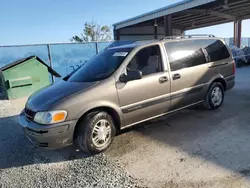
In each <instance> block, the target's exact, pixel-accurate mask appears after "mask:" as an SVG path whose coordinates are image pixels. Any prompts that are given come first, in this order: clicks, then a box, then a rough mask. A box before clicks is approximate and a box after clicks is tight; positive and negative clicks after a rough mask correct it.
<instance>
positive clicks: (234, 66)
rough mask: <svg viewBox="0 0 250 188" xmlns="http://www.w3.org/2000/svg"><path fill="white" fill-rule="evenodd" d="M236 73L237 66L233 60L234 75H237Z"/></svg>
mask: <svg viewBox="0 0 250 188" xmlns="http://www.w3.org/2000/svg"><path fill="white" fill-rule="evenodd" d="M235 71H236V65H235V61H234V60H233V74H235Z"/></svg>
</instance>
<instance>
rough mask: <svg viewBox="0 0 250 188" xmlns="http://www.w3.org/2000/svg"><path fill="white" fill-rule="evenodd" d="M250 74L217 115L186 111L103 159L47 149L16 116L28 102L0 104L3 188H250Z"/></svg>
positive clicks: (124, 140) (130, 136) (140, 130)
mask: <svg viewBox="0 0 250 188" xmlns="http://www.w3.org/2000/svg"><path fill="white" fill-rule="evenodd" d="M249 73H250V67H244V68H240V69H237V73H236V75H237V76H236V86H235V88H234V89H233V90H232V91H230V92H228V93H227V94H226V97H225V102H224V105H223V106H222V107H221V108H220V109H218V110H216V111H208V110H204V109H199V108H198V109H186V110H183V111H181V112H179V113H176V114H173V115H171V116H166V117H162V118H159V119H157V120H154V121H151V122H148V123H145V124H142V125H141V126H136V127H134V128H131V129H128V130H127V131H126V132H124V133H123V134H120V135H119V136H117V137H116V138H115V139H114V142H113V144H112V145H111V147H110V148H109V149H108V150H107V151H105V152H104V153H103V154H100V155H96V156H91V157H88V156H85V155H84V154H83V153H82V152H79V151H78V150H77V148H75V147H68V148H65V149H60V150H43V149H39V148H37V147H35V146H33V145H32V144H31V143H30V142H29V141H28V139H27V138H25V136H24V135H23V133H22V131H21V128H20V126H19V125H18V123H17V120H18V116H16V115H17V114H18V113H19V112H20V110H21V109H22V108H23V106H24V102H25V99H23V100H16V101H0V188H2V187H54V188H55V187H156V188H159V187H162V188H165V187H171V188H172V187H173V188H183V187H187V188H189V187H192V188H193V187H196V188H200V187H202V188H203V187H206V188H211V187H213V188H218V187H227V188H238V187H241V188H242V187H246V188H247V187H250V144H249V135H250V126H249V125H250V119H249V112H250V84H249V83H250V74H249Z"/></svg>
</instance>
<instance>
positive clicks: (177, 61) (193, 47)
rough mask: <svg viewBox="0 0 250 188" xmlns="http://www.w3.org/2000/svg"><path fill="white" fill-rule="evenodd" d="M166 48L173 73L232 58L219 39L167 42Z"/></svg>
mask: <svg viewBox="0 0 250 188" xmlns="http://www.w3.org/2000/svg"><path fill="white" fill-rule="evenodd" d="M165 47H166V51H167V55H168V60H169V63H170V68H171V70H172V71H175V70H179V69H182V68H188V67H193V66H197V65H202V64H205V63H208V62H213V61H220V60H223V59H227V58H229V57H230V53H229V52H228V49H227V47H226V46H225V45H224V43H223V42H222V41H220V40H217V39H198V40H183V41H174V42H167V43H165Z"/></svg>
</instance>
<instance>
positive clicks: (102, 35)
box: [70, 21, 112, 43]
mask: <svg viewBox="0 0 250 188" xmlns="http://www.w3.org/2000/svg"><path fill="white" fill-rule="evenodd" d="M111 36H112V32H111V29H110V27H109V26H107V25H101V24H97V23H96V22H94V21H92V22H86V23H85V24H84V29H83V33H81V35H80V36H78V35H75V36H73V37H72V38H71V39H70V40H71V41H72V42H79V43H81V42H93V41H109V40H111V39H112V37H111Z"/></svg>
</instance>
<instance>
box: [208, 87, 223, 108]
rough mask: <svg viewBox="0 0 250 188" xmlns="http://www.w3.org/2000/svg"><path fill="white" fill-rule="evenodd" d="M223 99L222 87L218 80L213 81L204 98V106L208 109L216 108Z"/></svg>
mask: <svg viewBox="0 0 250 188" xmlns="http://www.w3.org/2000/svg"><path fill="white" fill-rule="evenodd" d="M223 101H224V88H223V86H222V84H221V83H220V82H215V83H213V84H212V85H211V87H210V88H209V90H208V92H207V95H206V99H205V107H206V108H207V109H210V110H214V109H218V108H220V107H221V105H222V104H223Z"/></svg>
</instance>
